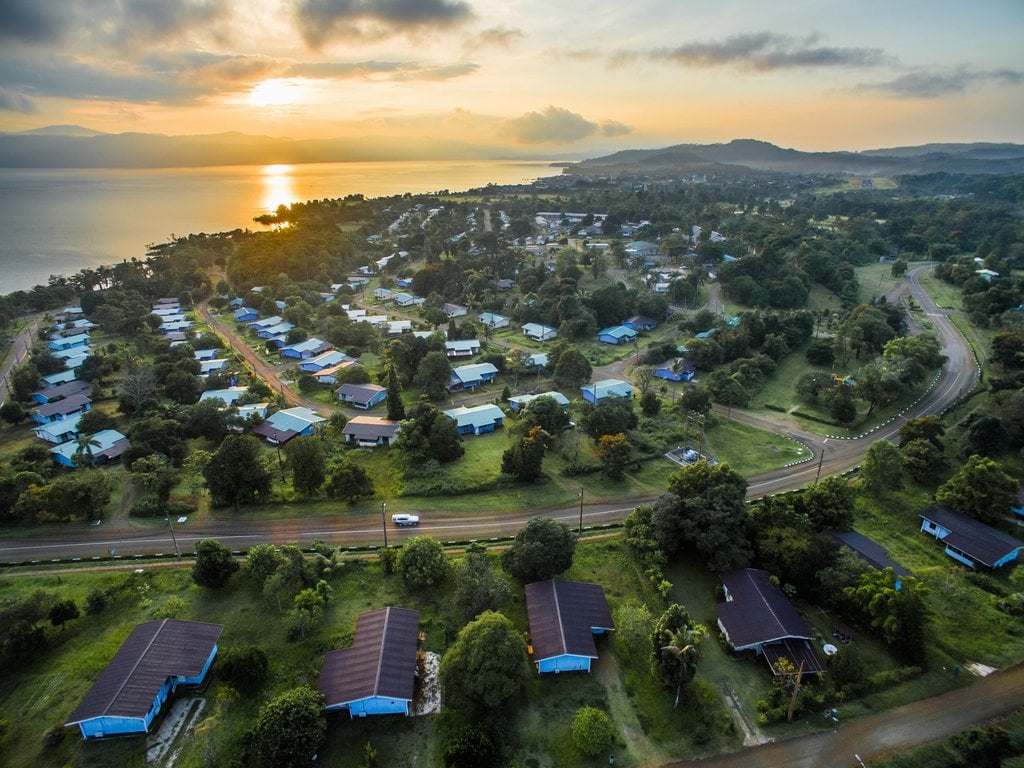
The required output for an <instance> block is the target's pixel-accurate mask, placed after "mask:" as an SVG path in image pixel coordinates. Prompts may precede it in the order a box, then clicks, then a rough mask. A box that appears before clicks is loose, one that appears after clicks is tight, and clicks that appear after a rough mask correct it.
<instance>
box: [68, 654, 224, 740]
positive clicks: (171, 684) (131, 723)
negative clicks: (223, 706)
mask: <svg viewBox="0 0 1024 768" xmlns="http://www.w3.org/2000/svg"><path fill="white" fill-rule="evenodd" d="M216 656H217V646H216V645H214V646H213V650H212V651H211V652H210V657H209V658H208V659H207V660H206V664H204V665H203V671H202V672H200V673H199V674H198V675H196V676H195V677H169V678H167V682H165V683H164V684H163V687H161V688H160V690H159V691H158V692H157V695H156V696H155V697H154V698H153V704H152V706H150V708H149V711H148V712H147V713H146V715H145V717H141V718H139V717H114V716H110V715H105V716H103V717H94V718H91V719H89V720H83V721H82V722H80V723H79V724H78V729H79V730H80V731H81V732H82V738H83V739H99V738H103V737H105V736H116V735H118V734H122V733H145V732H146V731H148V730H149V726H150V724H151V723H152V722H153V718H154V717H156V716H157V713H159V712H160V708H161V707H162V706H163V705H164V702H165V701H167V699H168V698H169V697H170V696H171V695H172V694H173V693H174V692H175V691H176V690H177V688H178V686H179V685H199V684H200V683H202V682H203V680H204V679H206V674H207V673H208V672H209V671H210V665H211V664H213V660H214V658H215V657H216Z"/></svg>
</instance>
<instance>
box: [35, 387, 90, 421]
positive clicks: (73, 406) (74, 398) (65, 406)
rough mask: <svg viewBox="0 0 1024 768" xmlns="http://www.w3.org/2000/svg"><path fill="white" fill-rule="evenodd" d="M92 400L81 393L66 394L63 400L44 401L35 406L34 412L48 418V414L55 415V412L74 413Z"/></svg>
mask: <svg viewBox="0 0 1024 768" xmlns="http://www.w3.org/2000/svg"><path fill="white" fill-rule="evenodd" d="M91 402H92V400H90V399H89V398H88V397H86V396H85V395H83V394H80V393H79V394H75V395H68V396H67V397H65V398H64V399H63V400H58V401H56V402H54V403H46V404H45V405H40V406H39V407H38V408H36V413H38V414H39V415H40V416H44V417H46V418H49V417H50V416H56V415H57V414H69V413H75V412H76V411H80V410H82V407H83V406H85V405H89V403H91Z"/></svg>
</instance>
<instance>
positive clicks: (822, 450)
mask: <svg viewBox="0 0 1024 768" xmlns="http://www.w3.org/2000/svg"><path fill="white" fill-rule="evenodd" d="M827 442H828V438H827V437H826V438H825V439H824V440H823V441H822V443H821V454H820V455H819V456H818V472H817V474H815V476H814V484H815V485H817V484H818V479H819V478H820V477H821V465H822V464H823V463H824V461H825V443H827Z"/></svg>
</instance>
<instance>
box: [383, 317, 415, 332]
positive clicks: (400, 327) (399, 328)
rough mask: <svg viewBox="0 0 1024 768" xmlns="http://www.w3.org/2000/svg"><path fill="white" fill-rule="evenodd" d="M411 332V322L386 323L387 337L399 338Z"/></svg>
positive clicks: (396, 321)
mask: <svg viewBox="0 0 1024 768" xmlns="http://www.w3.org/2000/svg"><path fill="white" fill-rule="evenodd" d="M410 331H412V320H390V321H388V336H401V335H402V334H403V333H409V332H410Z"/></svg>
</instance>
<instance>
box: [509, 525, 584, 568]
mask: <svg viewBox="0 0 1024 768" xmlns="http://www.w3.org/2000/svg"><path fill="white" fill-rule="evenodd" d="M575 551H576V536H575V535H574V534H573V532H572V531H570V530H569V528H567V527H566V526H565V525H563V524H562V523H560V522H558V521H557V520H552V519H551V518H549V517H535V518H533V519H531V520H530V522H528V523H527V524H526V526H525V527H524V528H522V529H521V530H520V531H519V533H517V534H516V537H515V539H513V541H512V546H511V547H509V548H508V549H507V550H505V553H504V554H503V555H502V558H501V563H502V566H504V568H505V570H507V571H508V572H509V573H511V574H512V575H513V576H515V577H516V578H517V579H519V580H520V581H522V582H524V583H529V582H531V581H543V580H544V579H550V578H552V577H553V576H557V575H558V574H560V573H562V572H563V571H565V570H567V569H568V568H569V566H570V565H572V557H573V553H574V552H575Z"/></svg>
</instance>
